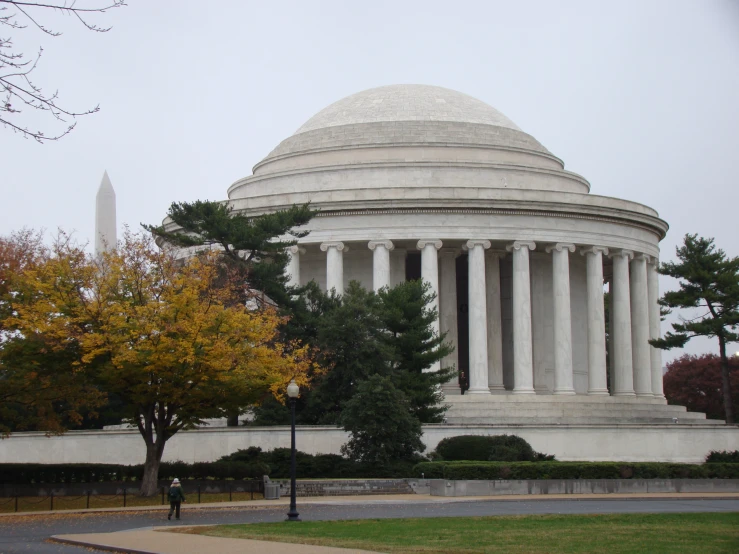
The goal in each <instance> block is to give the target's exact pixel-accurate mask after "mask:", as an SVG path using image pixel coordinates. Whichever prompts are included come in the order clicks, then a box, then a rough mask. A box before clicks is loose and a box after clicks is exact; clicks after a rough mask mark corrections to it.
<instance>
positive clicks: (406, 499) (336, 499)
mask: <svg viewBox="0 0 739 554" xmlns="http://www.w3.org/2000/svg"><path fill="white" fill-rule="evenodd" d="M672 498H686V499H693V500H695V499H710V500H715V499H719V498H729V499H735V498H739V493H720V492H693V493H691V492H685V493H677V492H675V493H640V494H617V493H612V494H515V495H514V494H507V495H495V496H430V495H428V494H383V495H379V494H378V495H353V496H306V497H300V496H299V497H298V506H305V505H324V506H331V505H370V504H448V503H454V502H485V501H490V500H496V501H504V502H528V501H532V500H573V501H579V500H660V499H672ZM289 504H290V498H289V497H283V498H280V499H278V500H246V501H242V502H213V503H204V504H193V503H191V502H187V503H185V504H184V505H183V510H187V511H190V510H219V509H224V510H225V509H230V508H242V509H243V508H247V509H255V510H256V509H264V508H279V507H285V508H286V507H287V506H289ZM168 508H169V506H168V505H161V506H160V505H157V506H130V507H127V508H123V507H118V508H90V509H76V510H54V511H48V510H47V511H38V512H6V513H0V523H1V522H2V518H3V517H18V516H29V517H32V516H49V515H69V514H90V513H119V512H157V511H162V512H166V511H167V509H168Z"/></svg>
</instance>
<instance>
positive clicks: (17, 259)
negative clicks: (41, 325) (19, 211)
mask: <svg viewBox="0 0 739 554" xmlns="http://www.w3.org/2000/svg"><path fill="white" fill-rule="evenodd" d="M62 250H65V251H68V252H69V254H70V264H74V263H75V260H79V259H80V257H79V256H76V255H77V254H81V253H80V252H78V251H77V250H76V249H75V248H74V247H72V246H71V245H70V242H69V239H68V237H66V236H64V235H63V234H62V235H59V236H58V237H57V239H56V241H55V243H54V244H53V245H52V246H51V247H50V248H47V247H46V246H44V243H43V235H42V233H37V232H33V231H30V230H23V231H19V232H16V233H13V234H12V235H11V236H9V237H0V433H1V434H7V433H9V432H11V431H19V430H27V431H45V432H47V433H53V434H59V433H62V432H64V430H65V429H66V428H67V426H68V425H70V424H72V425H74V424H79V422H81V421H82V418H83V416H84V415H86V414H92V415H93V416H94V415H95V410H96V409H97V408H99V407H100V406H101V405H103V404H104V402H105V395H104V394H102V393H101V392H100V391H99V390H98V389H97V388H96V387H95V385H94V383H93V382H92V380H91V379H90V376H89V374H87V373H85V372H83V371H72V370H71V367H72V364H73V362H74V361H75V360H76V359H79V350H78V348H77V347H76V345H74V344H72V343H70V344H66V345H62V346H61V347H60V348H52V347H51V344H50V342H49V341H48V339H47V337H46V336H45V335H44V334H43V333H39V332H38V330H35V329H28V330H26V332H25V333H20V332H19V331H18V327H17V326H16V325H15V324H13V322H12V318H13V317H14V316H15V315H17V311H16V310H17V307H18V305H19V304H21V303H24V302H33V301H36V299H37V298H36V296H35V293H36V291H34V290H32V289H27V288H25V287H23V285H22V280H23V279H22V278H23V275H24V273H25V272H27V271H34V270H36V269H37V268H38V267H39V266H41V265H43V264H46V263H48V261H49V259H50V258H51V257H53V256H55V255H56V254H57V253H58V252H60V251H62ZM81 256H82V257H84V255H83V254H81Z"/></svg>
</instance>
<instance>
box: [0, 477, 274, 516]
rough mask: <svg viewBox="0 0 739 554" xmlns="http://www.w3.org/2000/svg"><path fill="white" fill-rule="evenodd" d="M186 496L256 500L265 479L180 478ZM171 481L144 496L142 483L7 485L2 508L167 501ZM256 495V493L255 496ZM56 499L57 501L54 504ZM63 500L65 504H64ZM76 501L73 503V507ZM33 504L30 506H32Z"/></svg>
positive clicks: (0, 496)
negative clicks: (151, 493) (152, 493)
mask: <svg viewBox="0 0 739 554" xmlns="http://www.w3.org/2000/svg"><path fill="white" fill-rule="evenodd" d="M181 483H182V489H183V492H184V493H185V496H186V497H188V498H189V499H191V500H190V502H192V500H194V497H197V503H198V504H200V503H202V502H203V500H205V501H206V502H207V501H216V502H225V501H226V495H228V501H229V502H233V500H234V498H236V500H255V499H257V498H262V497H263V496H264V480H262V479H250V480H242V481H209V480H204V481H184V480H183V481H181ZM169 486H170V483H169V482H166V484H163V483H162V482H160V483H159V486H158V488H159V494H157V495H156V496H148V497H142V496H140V495H139V490H140V489H139V487H140V483H135V482H131V483H63V484H62V483H56V484H46V483H43V484H38V485H17V486H8V485H6V486H4V487H2V488H1V489H0V512H18V511H34V510H49V511H53V510H54V509H55V507H56V509H62V510H63V509H81V508H85V509H89V508H90V506H91V501H96V502H95V503H97V504H98V505H99V504H101V503H105V506H96V507H106V508H115V507H124V508H126V507H132V506H153V505H157V504H160V505H162V506H163V505H165V504H166V503H167V491H168V490H169ZM255 495H256V496H255ZM55 502H56V504H55ZM62 504H64V506H61V505H62ZM70 504H74V507H70ZM29 508H30V510H29Z"/></svg>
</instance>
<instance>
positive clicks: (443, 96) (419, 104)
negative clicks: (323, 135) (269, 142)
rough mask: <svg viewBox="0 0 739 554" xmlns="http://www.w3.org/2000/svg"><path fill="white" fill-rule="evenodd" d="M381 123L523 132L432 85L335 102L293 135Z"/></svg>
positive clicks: (474, 103) (381, 89)
mask: <svg viewBox="0 0 739 554" xmlns="http://www.w3.org/2000/svg"><path fill="white" fill-rule="evenodd" d="M380 121H445V122H450V121H455V122H458V123H479V124H483V125H494V126H496V127H507V128H508V129H515V130H517V131H520V129H519V128H518V127H517V126H516V124H515V123H513V122H512V121H511V120H510V119H508V118H507V117H506V116H504V115H503V114H502V113H500V112H499V111H498V110H496V109H495V108H493V107H491V106H488V105H487V104H486V103H485V102H482V101H480V100H478V99H477V98H473V97H472V96H468V95H466V94H463V93H461V92H457V91H456V90H450V89H448V88H443V87H434V86H429V85H388V86H384V87H377V88H373V89H369V90H365V91H362V92H358V93H356V94H352V95H351V96H347V97H346V98H342V99H341V100H339V101H338V102H334V103H333V104H331V105H330V106H328V107H326V108H324V109H322V110H321V111H320V112H318V113H317V114H316V115H314V116H313V117H311V118H310V119H309V120H308V121H306V122H305V123H304V124H303V125H302V126H301V127H300V129H298V130H297V131H295V133H294V134H296V135H297V134H300V133H305V132H306V131H313V130H315V129H323V128H325V127H336V126H339V125H354V124H357V123H377V122H380Z"/></svg>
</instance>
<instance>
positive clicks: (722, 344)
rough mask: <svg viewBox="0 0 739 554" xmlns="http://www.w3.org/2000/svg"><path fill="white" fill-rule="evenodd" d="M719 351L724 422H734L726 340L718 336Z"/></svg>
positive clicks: (729, 423)
mask: <svg viewBox="0 0 739 554" xmlns="http://www.w3.org/2000/svg"><path fill="white" fill-rule="evenodd" d="M718 344H719V352H720V353H721V389H722V392H723V393H724V412H725V414H726V424H727V425H733V424H734V406H733V405H732V401H731V380H730V379H729V358H727V357H726V341H725V340H724V337H722V336H719V337H718Z"/></svg>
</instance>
